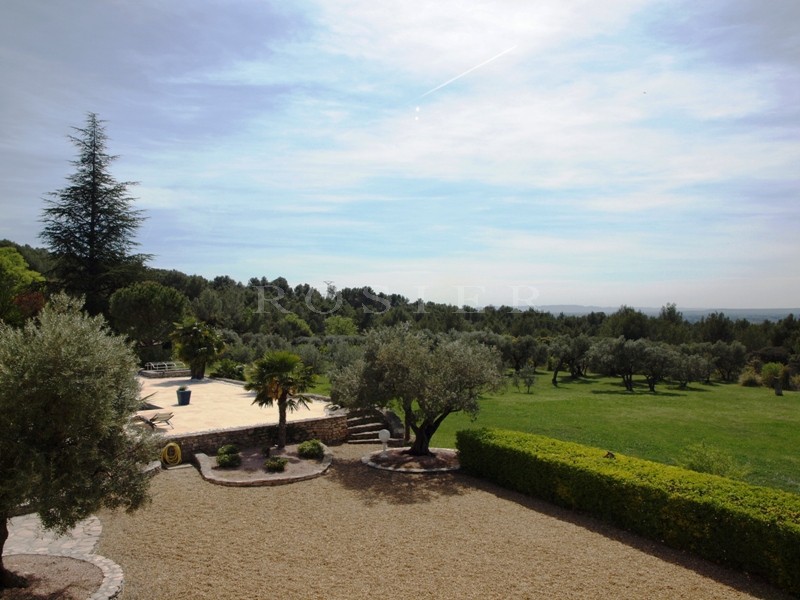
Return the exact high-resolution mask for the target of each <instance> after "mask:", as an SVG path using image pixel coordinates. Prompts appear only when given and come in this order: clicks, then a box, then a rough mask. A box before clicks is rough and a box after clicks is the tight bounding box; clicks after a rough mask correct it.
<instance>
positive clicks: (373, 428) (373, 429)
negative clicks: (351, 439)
mask: <svg viewBox="0 0 800 600" xmlns="http://www.w3.org/2000/svg"><path fill="white" fill-rule="evenodd" d="M381 429H386V425H384V424H383V423H365V424H364V425H353V426H352V427H349V426H348V428H347V433H348V434H351V435H352V434H354V433H362V432H365V431H366V432H370V433H374V434H376V435H377V433H378V432H379V431H380V430H381Z"/></svg>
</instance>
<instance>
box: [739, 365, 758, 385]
mask: <svg viewBox="0 0 800 600" xmlns="http://www.w3.org/2000/svg"><path fill="white" fill-rule="evenodd" d="M739 385H743V386H745V387H761V376H760V375H759V374H758V373H756V371H755V369H754V368H753V367H752V366H748V367H745V369H744V371H742V374H741V375H739Z"/></svg>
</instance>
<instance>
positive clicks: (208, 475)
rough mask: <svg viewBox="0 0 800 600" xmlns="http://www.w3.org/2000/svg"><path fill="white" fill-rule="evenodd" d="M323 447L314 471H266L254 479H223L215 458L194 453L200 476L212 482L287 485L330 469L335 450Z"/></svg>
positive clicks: (218, 483)
mask: <svg viewBox="0 0 800 600" xmlns="http://www.w3.org/2000/svg"><path fill="white" fill-rule="evenodd" d="M322 447H323V448H324V449H325V453H324V454H323V456H322V460H321V461H320V463H319V466H318V467H317V469H315V470H314V472H313V473H306V474H304V475H284V476H282V477H281V476H279V477H275V474H274V473H270V478H269V479H267V478H266V475H267V474H266V473H265V474H264V475H265V477H264V478H263V479H260V478H259V479H253V478H251V477H248V478H247V479H244V478H243V479H222V478H220V477H217V475H216V472H215V469H214V468H213V467H214V458H213V457H210V456H208V455H207V454H203V453H197V454H195V455H194V460H195V462H196V463H197V466H198V469H199V471H200V476H201V477H202V478H203V479H205V480H206V481H208V482H210V483H214V484H217V485H227V486H231V487H258V486H265V485H285V484H288V483H297V482H299V481H307V480H309V479H314V478H316V477H319V476H321V475H323V474H324V473H325V471H327V470H328V467H330V466H331V462H333V452H332V451H331V449H330V448H328V447H327V446H326V445H325V444H322Z"/></svg>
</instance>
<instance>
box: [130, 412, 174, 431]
mask: <svg viewBox="0 0 800 600" xmlns="http://www.w3.org/2000/svg"><path fill="white" fill-rule="evenodd" d="M173 416H174V415H173V413H171V412H162V413H156V414H154V415H151V416H150V417H149V418H148V417H143V416H142V415H136V417H135V419H136V420H138V421H141V422H142V423H145V424H146V425H149V426H150V427H152V428H153V429H155V428H156V427H157V426H158V425H160V424H161V423H166V424H167V425H169V427H170V429H174V427H172V423H170V422H169V421H170V419H171V418H172V417H173Z"/></svg>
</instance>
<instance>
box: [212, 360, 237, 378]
mask: <svg viewBox="0 0 800 600" xmlns="http://www.w3.org/2000/svg"><path fill="white" fill-rule="evenodd" d="M211 377H214V378H218V379H236V380H237V381H244V380H245V376H244V365H243V364H241V363H238V362H236V361H235V360H231V359H230V358H223V359H222V360H221V361H219V362H218V363H217V366H216V368H215V369H214V370H213V371H212V372H211Z"/></svg>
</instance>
